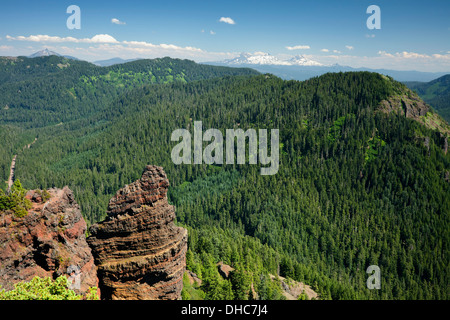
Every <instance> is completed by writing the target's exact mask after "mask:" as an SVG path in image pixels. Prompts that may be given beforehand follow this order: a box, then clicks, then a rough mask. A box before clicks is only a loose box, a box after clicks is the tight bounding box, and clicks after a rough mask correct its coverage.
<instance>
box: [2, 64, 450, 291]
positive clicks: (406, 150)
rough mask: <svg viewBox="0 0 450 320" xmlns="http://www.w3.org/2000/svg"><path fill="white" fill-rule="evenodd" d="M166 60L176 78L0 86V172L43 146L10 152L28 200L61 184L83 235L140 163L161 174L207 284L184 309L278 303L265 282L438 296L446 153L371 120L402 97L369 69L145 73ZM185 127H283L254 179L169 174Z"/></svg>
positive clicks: (248, 172) (137, 76)
mask: <svg viewBox="0 0 450 320" xmlns="http://www.w3.org/2000/svg"><path fill="white" fill-rule="evenodd" d="M163 62H164V65H165V68H166V71H167V72H169V71H168V70H167V68H169V69H170V70H171V71H170V72H169V73H170V76H172V77H169V78H168V75H167V74H165V75H164V77H165V78H164V77H162V76H158V74H157V73H156V71H155V73H154V72H153V71H151V74H152V76H155V78H156V79H157V80H155V81H153V80H152V76H150V73H149V72H147V71H146V72H143V71H142V70H147V69H145V66H142V65H139V63H144V62H140V61H138V62H136V63H133V62H132V63H130V64H126V65H120V66H113V67H109V68H104V69H102V68H97V67H92V66H89V68H87V66H86V68H87V69H88V70H81V69H80V71H79V73H76V76H74V77H72V76H69V75H67V76H66V73H65V71H64V70H68V68H64V69H63V70H61V71H56V72H55V74H53V73H49V75H46V76H44V75H41V76H40V77H38V78H37V79H39V80H37V81H32V80H27V77H25V76H23V75H21V76H18V78H20V77H23V78H20V80H17V81H16V80H8V81H6V80H5V82H1V85H0V90H1V92H2V95H1V99H2V101H1V103H2V104H8V105H9V106H10V108H9V109H7V110H2V111H1V112H2V113H1V114H0V121H1V123H3V124H9V125H11V126H14V127H6V126H2V127H1V128H2V130H1V131H0V134H1V135H2V139H8V140H5V141H10V142H8V143H7V147H2V149H0V152H1V153H2V154H1V158H2V159H6V161H4V160H2V163H3V162H5V163H7V162H8V161H10V159H11V158H12V154H13V153H14V152H15V151H14V148H16V147H17V146H20V144H21V143H23V141H24V140H26V139H28V138H29V139H31V140H30V141H27V142H26V143H29V142H31V141H32V140H33V139H34V137H35V136H39V139H38V140H37V141H36V143H35V144H34V145H33V147H32V148H30V149H26V150H23V151H22V152H21V154H20V155H19V156H18V159H17V170H16V176H17V177H18V178H19V179H20V181H21V182H22V183H23V185H24V186H25V187H26V188H41V189H44V188H49V187H62V186H64V185H68V186H69V187H70V188H71V189H72V190H73V191H74V194H75V196H76V200H77V201H78V202H79V203H80V205H81V208H82V212H83V215H84V216H85V218H86V220H87V221H88V222H89V223H93V222H96V221H99V220H101V219H103V218H104V217H105V213H106V206H107V203H108V200H109V199H110V198H111V196H112V195H113V194H114V193H115V191H116V190H118V189H119V188H121V187H123V186H124V185H125V184H128V183H130V182H133V181H135V180H136V179H138V178H139V176H140V174H141V173H142V169H143V168H144V167H145V165H147V164H155V165H159V166H163V167H164V169H165V171H166V173H167V175H168V178H169V181H170V183H171V187H170V189H169V201H170V202H171V203H172V204H174V205H175V206H176V215H177V221H178V223H179V224H181V225H183V226H185V227H187V228H188V230H189V240H188V241H189V243H188V248H189V249H188V255H187V267H188V269H189V270H191V271H193V272H195V273H196V274H197V275H198V276H199V277H200V278H201V279H202V280H203V282H202V285H201V287H200V288H197V289H193V291H191V292H190V293H188V294H187V293H186V292H185V297H191V298H192V297H197V298H206V299H233V298H239V299H245V298H249V297H251V290H250V287H251V285H252V284H253V287H254V288H255V289H256V291H257V292H258V294H259V296H260V297H262V298H266V299H277V298H281V294H280V291H281V287H280V284H279V283H277V282H273V281H271V280H270V276H269V274H277V273H278V272H279V274H280V275H281V276H284V277H289V278H292V279H294V280H298V281H303V282H305V283H308V284H310V285H312V286H313V288H314V289H315V290H317V291H318V292H319V294H320V298H321V299H367V298H370V299H447V298H448V294H449V291H448V264H449V260H448V258H449V248H448V240H449V233H448V230H449V228H448V226H449V213H450V197H449V194H450V184H449V181H448V171H449V170H450V155H449V154H448V153H445V152H444V150H443V143H442V137H441V134H440V133H439V132H437V131H432V130H431V129H429V128H426V127H425V126H423V125H422V124H420V123H419V122H417V121H414V120H412V119H408V118H406V117H404V116H401V115H398V114H386V113H384V112H379V111H378V107H379V104H380V102H381V101H382V100H385V99H388V98H389V97H390V96H393V95H400V94H404V93H405V92H406V93H407V92H408V89H407V88H406V87H405V86H404V85H402V84H400V83H398V82H395V81H393V80H392V79H391V78H388V77H385V76H381V75H379V74H375V73H368V72H355V73H336V74H326V75H323V76H321V77H317V78H312V79H310V80H307V81H303V82H298V81H283V80H281V79H279V78H277V77H274V76H272V75H254V74H253V72H252V71H250V70H248V69H241V70H239V69H228V68H221V69H216V67H208V68H212V69H203V68H206V66H198V65H195V64H193V63H191V62H182V61H178V60H171V59H162V60H156V61H153V62H152V63H151V64H156V65H157V64H160V63H163ZM70 63H71V64H72V63H75V62H72V61H70ZM146 63H147V64H149V63H150V62H146ZM178 63H181V64H183V66H182V67H181V66H178V67H177V68H175V65H176V64H178ZM184 64H187V65H186V66H185V65H184ZM128 65H129V66H128ZM125 66H128V67H126V68H127V69H126V70H127V71H124V70H125V69H121V68H125ZM9 67H11V66H9ZM79 67H80V68H83V67H84V65H83V63H81V64H80V66H79ZM134 67H135V68H134ZM30 68H31V67H30ZM56 68H59V67H56ZM156 68H160V69H161V68H162V67H156ZM152 70H153V69H152ZM174 70H179V71H176V72H175V71H174ZM180 70H181V71H180ZM183 70H184V71H183ZM5 72H6V71H5ZM205 72H206V73H205ZM130 74H131V75H132V76H130ZM183 74H184V75H183ZM205 74H206V75H205ZM42 77H48V81H41V80H40V79H41V78H42ZM161 77H162V78H161ZM205 78H208V79H206V80H205ZM50 79H54V80H50ZM74 79H75V80H74ZM158 79H160V80H158ZM183 79H184V80H183ZM202 79H203V80H202ZM60 80H61V81H60ZM192 80H199V81H192ZM28 81H30V82H28ZM52 81H54V82H52ZM56 82H57V83H58V84H56ZM164 82H168V83H164ZM52 83H54V89H53V87H52ZM152 83H155V84H152ZM141 84H143V86H140V85H141ZM17 86H22V87H21V88H27V87H28V86H31V87H30V88H32V89H30V91H29V95H27V96H24V97H21V96H20V95H15V94H12V92H13V91H14V90H15V89H16V88H18V87H17ZM71 86H73V88H74V90H73V91H72V90H71V88H72V87H71ZM12 88H14V90H13V89H12ZM43 88H46V89H43ZM92 88H93V89H92ZM22 91H23V90H22ZM67 91H68V92H67ZM3 92H5V94H3ZM70 92H71V93H70ZM72 94H73V96H72ZM84 99H87V100H84ZM79 100H81V101H90V102H91V103H92V105H91V106H87V105H85V104H77V103H78V101H79ZM57 101H60V103H59V102H58V103H57ZM68 101H71V102H68ZM63 102H64V103H67V104H64V103H63ZM47 103H48V104H49V105H47ZM50 104H52V105H51V106H50ZM31 105H33V106H34V107H32V108H31V107H30V106H31ZM70 108H73V109H70ZM14 109H16V111H14ZM11 110H12V111H14V112H11V113H9V111H11ZM27 110H28V111H30V112H31V113H32V116H29V115H28V114H27V112H28V111H27ZM39 115H40V117H39ZM197 120H198V121H202V122H203V128H204V130H206V129H209V128H216V129H219V130H221V131H222V133H223V134H224V135H225V130H226V129H232V128H242V129H244V130H246V129H249V128H254V129H269V130H270V129H279V130H280V143H281V144H280V169H279V171H278V173H277V174H276V175H272V176H261V175H260V167H261V165H260V164H258V165H248V164H246V165H174V164H173V162H172V160H171V156H170V155H171V150H172V148H173V147H174V146H175V145H176V144H177V142H172V141H171V140H170V137H171V133H172V132H173V131H174V130H175V129H179V128H184V129H188V130H190V131H191V132H192V130H193V122H194V121H197ZM60 122H62V123H61V124H60ZM55 124H59V125H55ZM3 137H5V138H3ZM424 141H428V142H427V143H424ZM206 145H207V143H204V146H206ZM247 163H248V161H247ZM3 166H4V164H3ZM2 168H3V167H2ZM3 171H4V170H3ZM3 171H2V174H3V177H2V178H3V179H6V178H7V177H5V175H4V174H5V173H4V172H3ZM219 261H223V262H224V263H227V264H230V265H231V266H233V267H234V268H235V269H236V270H235V271H234V272H233V273H232V276H231V278H230V279H223V278H222V277H220V276H219V274H218V273H217V268H216V263H217V262H219ZM369 265H378V266H379V267H380V269H381V277H382V279H381V281H382V288H381V290H368V289H367V287H366V280H367V276H368V275H367V274H366V272H365V271H366V269H367V267H368V266H369Z"/></svg>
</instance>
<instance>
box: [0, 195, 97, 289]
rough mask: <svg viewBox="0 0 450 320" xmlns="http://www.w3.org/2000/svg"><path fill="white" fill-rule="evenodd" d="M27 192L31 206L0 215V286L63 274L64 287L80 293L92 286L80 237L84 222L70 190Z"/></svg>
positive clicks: (87, 253)
mask: <svg viewBox="0 0 450 320" xmlns="http://www.w3.org/2000/svg"><path fill="white" fill-rule="evenodd" d="M47 196H50V197H49V199H45V201H44V199H43V197H44V196H43V193H42V192H41V191H40V190H34V191H29V192H28V193H27V195H26V198H28V199H29V200H31V202H32V208H31V210H29V211H28V214H27V215H26V216H25V217H23V218H18V217H15V216H14V214H13V213H12V212H3V213H2V214H1V216H0V285H1V286H2V289H5V290H11V289H13V285H14V284H15V283H17V282H19V281H30V280H31V279H32V278H33V277H34V276H39V277H49V276H50V277H52V278H57V277H58V276H60V275H63V274H66V276H67V277H68V278H69V280H71V281H72V282H71V285H70V288H71V289H73V290H74V291H75V292H77V293H78V294H84V293H86V291H87V290H88V289H89V287H97V286H98V279H97V272H96V267H95V265H94V258H93V256H92V254H91V249H90V248H89V246H88V244H87V242H86V236H85V232H86V222H85V221H84V219H83V217H82V215H81V211H80V207H79V206H78V204H77V203H76V201H75V200H74V196H73V193H72V191H71V190H70V189H69V188H67V187H65V188H64V189H49V190H48V194H47ZM72 271H73V273H72V275H70V273H71V272H72Z"/></svg>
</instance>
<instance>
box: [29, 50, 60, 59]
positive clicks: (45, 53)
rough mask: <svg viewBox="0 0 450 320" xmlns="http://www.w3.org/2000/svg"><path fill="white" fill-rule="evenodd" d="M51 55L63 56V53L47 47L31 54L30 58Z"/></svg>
mask: <svg viewBox="0 0 450 320" xmlns="http://www.w3.org/2000/svg"><path fill="white" fill-rule="evenodd" d="M49 56H58V57H61V55H60V54H59V53H57V52H54V51H50V50H48V49H47V48H45V49H44V50H41V51H38V52H35V53H33V54H32V55H29V56H28V58H38V57H49Z"/></svg>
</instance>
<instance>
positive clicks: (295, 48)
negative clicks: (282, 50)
mask: <svg viewBox="0 0 450 320" xmlns="http://www.w3.org/2000/svg"><path fill="white" fill-rule="evenodd" d="M286 49H288V50H305V49H311V47H310V46H305V45H297V46H293V47H289V46H288V47H286Z"/></svg>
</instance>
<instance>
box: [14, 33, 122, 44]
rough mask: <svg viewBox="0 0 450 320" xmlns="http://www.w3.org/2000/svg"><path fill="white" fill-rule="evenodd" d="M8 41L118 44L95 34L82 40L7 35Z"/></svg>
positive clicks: (108, 36)
mask: <svg viewBox="0 0 450 320" xmlns="http://www.w3.org/2000/svg"><path fill="white" fill-rule="evenodd" d="M6 39H8V40H15V41H31V42H54V43H62V42H73V43H118V41H117V40H116V39H114V37H112V36H110V35H109V34H97V35H95V36H93V37H92V38H84V39H77V38H74V37H58V36H49V35H42V34H38V35H30V36H28V37H25V36H17V37H11V36H9V35H7V36H6Z"/></svg>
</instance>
